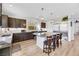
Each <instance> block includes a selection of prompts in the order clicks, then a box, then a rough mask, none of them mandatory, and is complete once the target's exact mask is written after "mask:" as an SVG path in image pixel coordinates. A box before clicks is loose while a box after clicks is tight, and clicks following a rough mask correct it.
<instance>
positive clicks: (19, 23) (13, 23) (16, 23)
mask: <svg viewBox="0 0 79 59" xmlns="http://www.w3.org/2000/svg"><path fill="white" fill-rule="evenodd" d="M8 26H9V27H11V28H26V20H24V19H18V18H11V17H9V18H8Z"/></svg>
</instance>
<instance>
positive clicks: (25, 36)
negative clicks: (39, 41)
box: [12, 32, 34, 43]
mask: <svg viewBox="0 0 79 59" xmlns="http://www.w3.org/2000/svg"><path fill="white" fill-rule="evenodd" d="M29 39H34V36H33V32H24V33H14V34H13V41H12V42H13V43H16V42H20V41H25V40H29Z"/></svg>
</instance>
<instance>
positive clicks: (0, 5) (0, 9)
mask: <svg viewBox="0 0 79 59" xmlns="http://www.w3.org/2000/svg"><path fill="white" fill-rule="evenodd" d="M1 14H2V4H1V3H0V26H1V25H2V17H1Z"/></svg>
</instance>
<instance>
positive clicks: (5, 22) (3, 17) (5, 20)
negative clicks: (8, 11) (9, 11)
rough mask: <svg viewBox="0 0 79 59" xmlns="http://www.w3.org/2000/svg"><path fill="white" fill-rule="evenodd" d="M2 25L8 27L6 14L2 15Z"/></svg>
mask: <svg viewBox="0 0 79 59" xmlns="http://www.w3.org/2000/svg"><path fill="white" fill-rule="evenodd" d="M2 27H3V28H6V27H8V16H7V15H2Z"/></svg>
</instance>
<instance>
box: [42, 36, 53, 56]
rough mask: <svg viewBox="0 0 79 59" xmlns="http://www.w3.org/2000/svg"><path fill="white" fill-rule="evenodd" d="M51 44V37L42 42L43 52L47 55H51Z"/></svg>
mask: <svg viewBox="0 0 79 59" xmlns="http://www.w3.org/2000/svg"><path fill="white" fill-rule="evenodd" d="M51 43H52V36H47V40H45V41H44V45H43V52H45V53H47V54H48V55H49V54H50V53H51Z"/></svg>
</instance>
